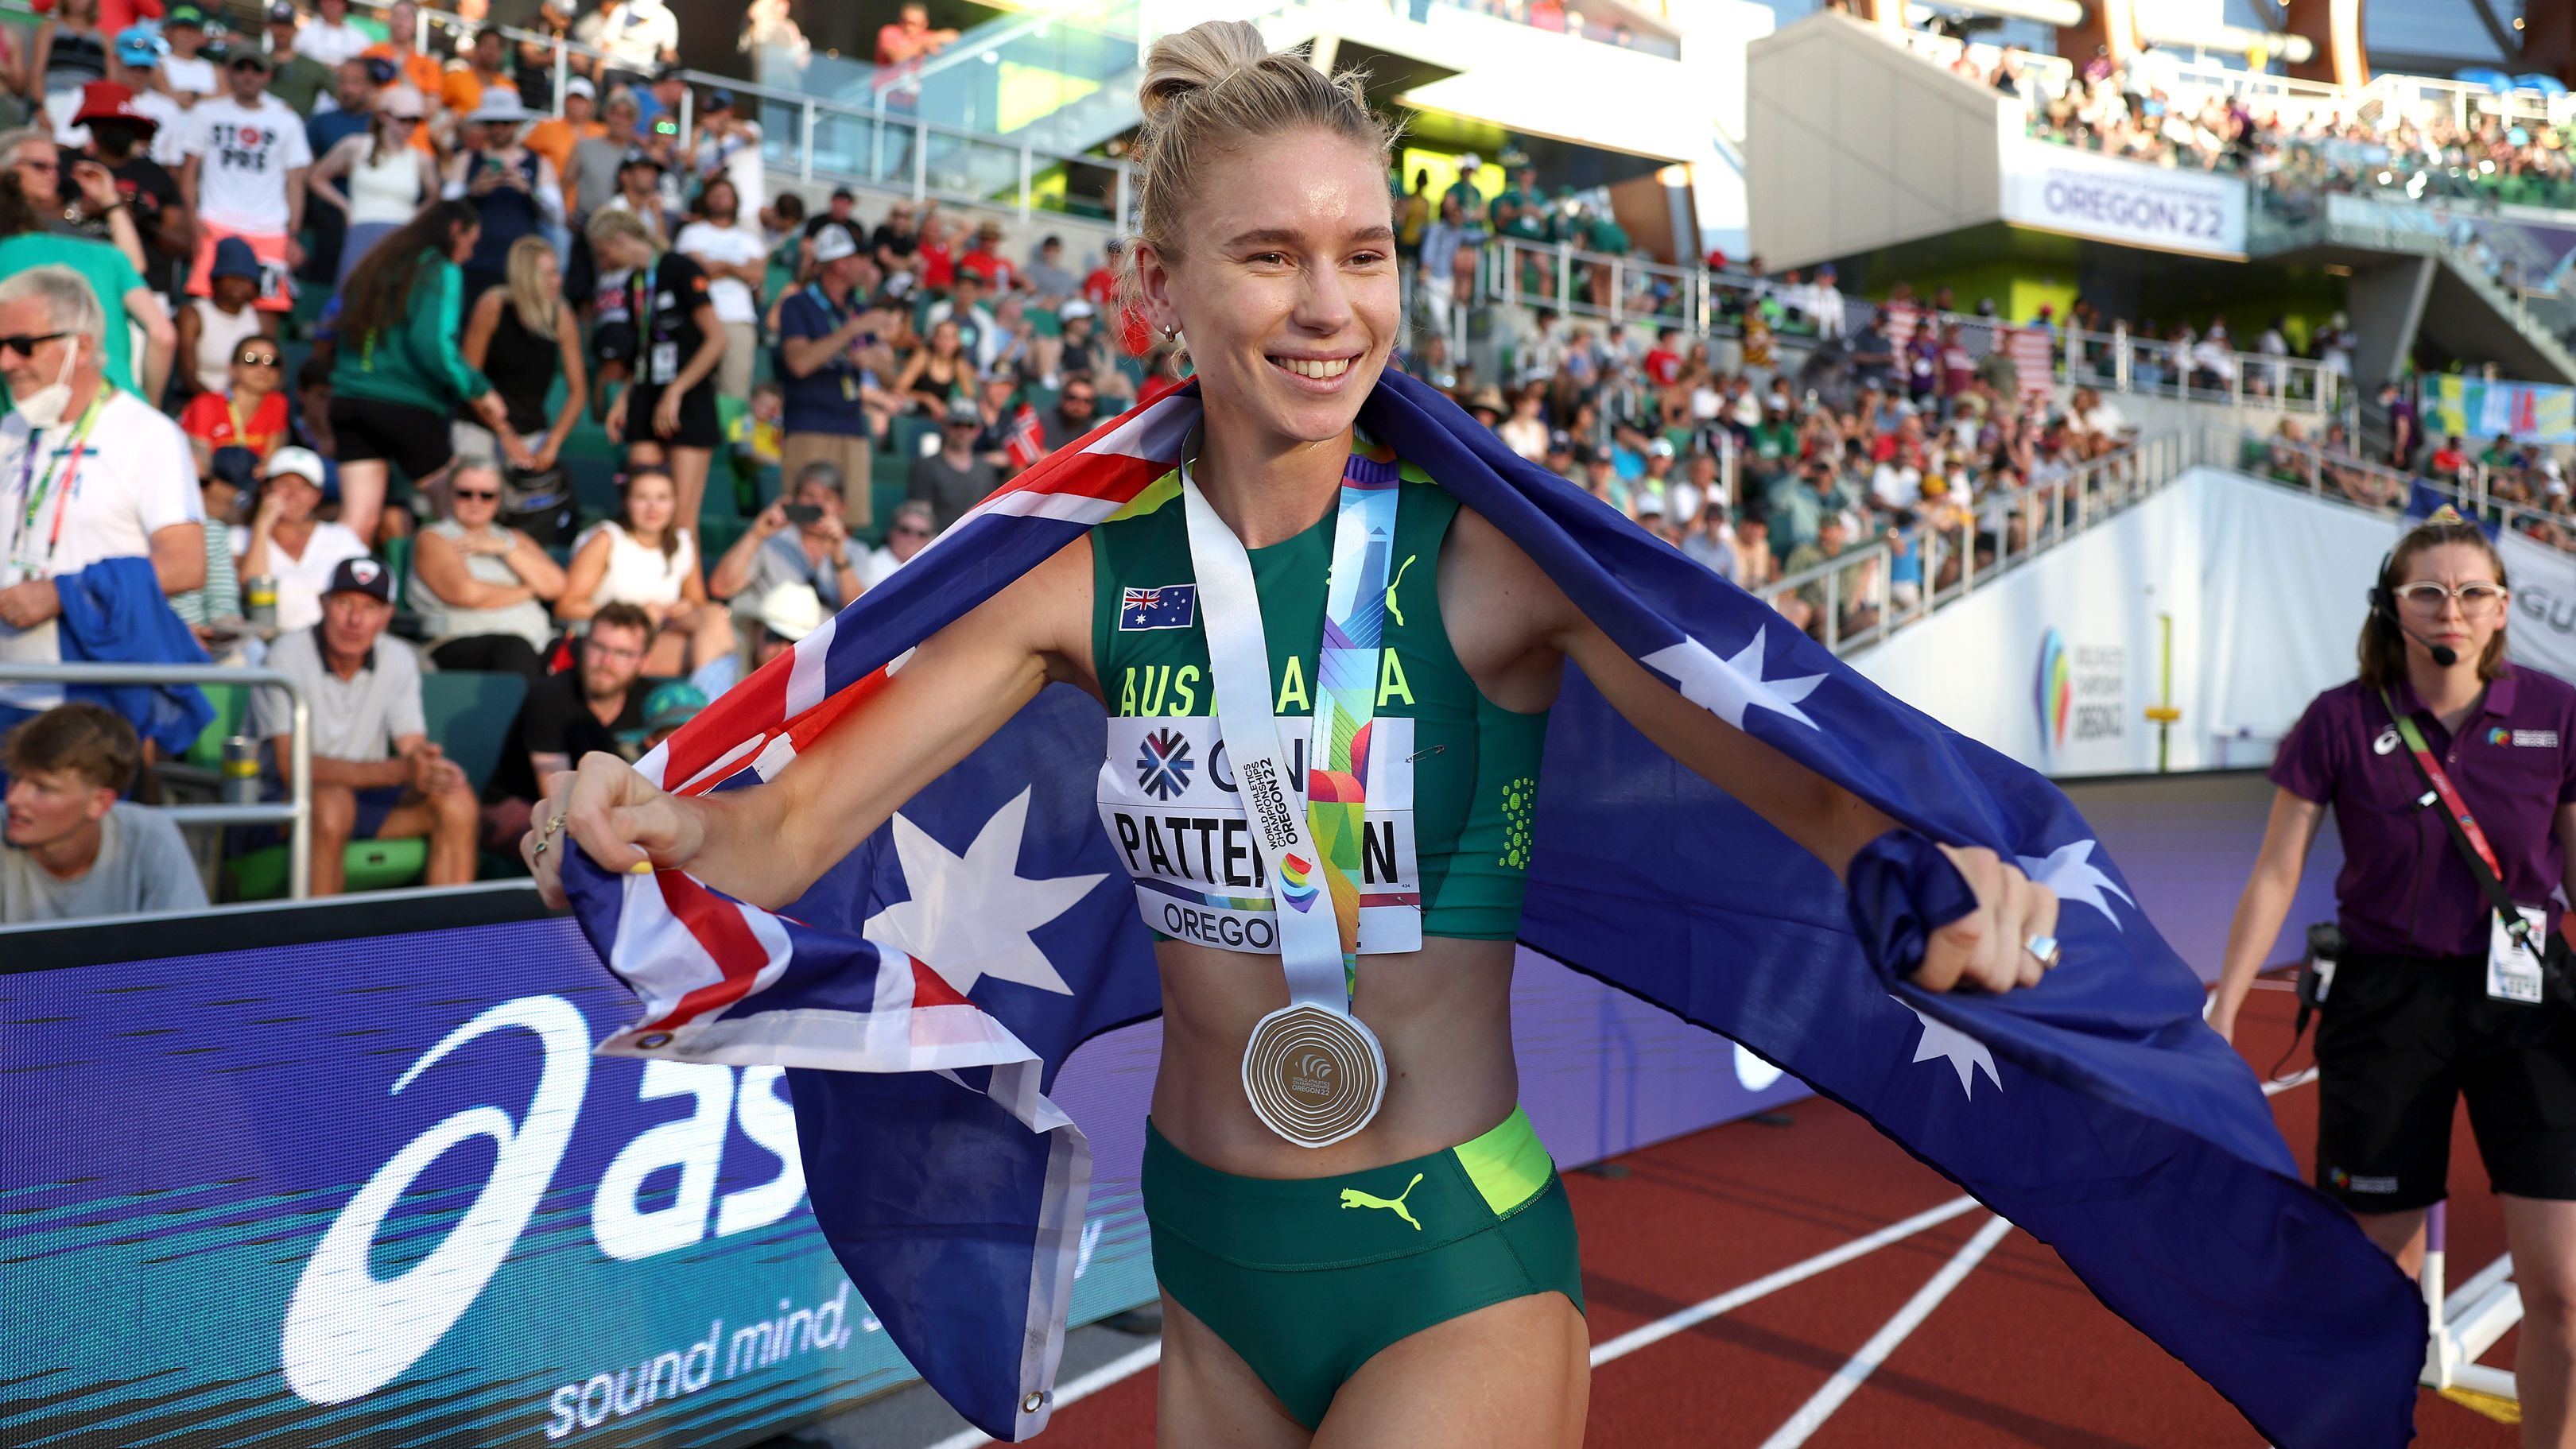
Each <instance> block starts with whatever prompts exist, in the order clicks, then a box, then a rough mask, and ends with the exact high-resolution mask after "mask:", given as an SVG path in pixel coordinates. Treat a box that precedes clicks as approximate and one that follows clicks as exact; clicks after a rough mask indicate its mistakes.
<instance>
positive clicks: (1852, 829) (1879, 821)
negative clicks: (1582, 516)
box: [1440, 510, 2057, 991]
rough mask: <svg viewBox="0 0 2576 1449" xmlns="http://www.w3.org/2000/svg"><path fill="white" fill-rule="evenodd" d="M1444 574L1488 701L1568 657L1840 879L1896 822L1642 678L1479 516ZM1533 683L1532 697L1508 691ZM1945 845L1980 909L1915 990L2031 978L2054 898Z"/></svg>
mask: <svg viewBox="0 0 2576 1449" xmlns="http://www.w3.org/2000/svg"><path fill="white" fill-rule="evenodd" d="M1440 578H1441V584H1442V594H1441V610H1440V612H1441V616H1442V617H1443V618H1444V619H1447V620H1449V621H1450V629H1451V643H1452V645H1453V647H1455V648H1456V649H1457V651H1458V656H1459V659H1460V662H1461V663H1463V664H1465V665H1466V666H1467V669H1468V672H1469V673H1470V675H1472V676H1474V677H1475V678H1476V681H1477V683H1478V685H1479V687H1481V688H1485V689H1486V692H1487V693H1488V695H1489V696H1491V697H1493V698H1494V700H1495V702H1496V703H1498V704H1502V705H1504V706H1505V707H1507V708H1519V709H1528V708H1532V707H1534V706H1535V704H1536V703H1543V702H1545V699H1546V698H1552V697H1553V693H1554V691H1553V685H1552V681H1553V678H1554V677H1555V675H1556V673H1557V664H1556V661H1557V660H1558V659H1560V658H1562V659H1571V660H1572V661H1574V664H1575V665H1576V667H1578V668H1580V669H1581V670H1582V671H1583V673H1584V676H1585V677H1586V678H1588V679H1590V680H1591V681H1592V683H1593V686H1594V687H1595V688H1597V689H1599V690H1600V691H1601V693H1602V696H1603V697H1604V698H1606V699H1608V700H1609V701H1610V704H1611V707H1612V708H1614V709H1616V710H1618V711H1619V713H1620V714H1621V716H1623V717H1624V718H1625V719H1626V720H1627V721H1628V723H1630V724H1632V725H1634V726H1636V727H1637V729H1638V731H1639V732H1640V733H1642V734H1643V735H1645V736H1646V738H1648V739H1650V740H1652V741H1654V742H1655V743H1656V744H1657V745H1658V746H1660V747H1662V749H1663V750H1664V751H1665V753H1667V754H1670V755H1671V756H1672V757H1673V758H1674V759H1676V760H1679V761H1681V763H1682V764H1683V765H1685V766H1687V767H1689V768H1690V770H1691V771H1692V772H1693V773H1695V774H1697V775H1699V776H1700V777H1701V778H1702V779H1705V780H1707V781H1708V782H1709V783H1710V784H1713V785H1715V786H1717V787H1718V788H1719V789H1721V790H1724V791H1725V792H1726V793H1728V794H1729V795H1732V796H1734V797H1735V798H1736V799H1738V800H1741V801H1743V802H1744V803H1745V804H1746V805H1747V806H1749V807H1751V808H1752V810H1753V812H1754V813H1755V814H1757V815H1760V816H1761V817H1762V818H1763V819H1764V820H1767V821H1769V822H1770V823H1771V824H1772V825H1773V826H1774V827H1776V828H1777V829H1778V830H1779V831H1780V832H1781V833H1782V834H1784V835H1786V836H1788V837H1789V838H1790V839H1791V840H1793V841H1796V842H1797V843H1798V845H1799V846H1800V847H1801V848H1803V849H1805V850H1806V851H1807V853H1809V854H1810V855H1813V856H1815V857H1816V858H1817V859H1818V860H1820V861H1823V862H1824V863H1825V864H1826V865H1827V866H1829V867H1831V868H1832V870H1833V872H1834V874H1835V875H1837V876H1841V875H1844V874H1845V873H1846V872H1847V871H1848V870H1849V868H1850V866H1851V861H1852V857H1853V856H1854V855H1857V854H1858V853H1859V852H1860V849H1861V847H1863V846H1865V845H1867V844H1869V842H1870V841H1872V840H1875V839H1877V838H1878V837H1879V836H1881V835H1884V834H1886V833H1887V832H1888V831H1891V830H1895V829H1897V828H1899V827H1898V824H1897V822H1896V821H1895V820H1893V819H1891V818H1889V817H1888V816H1887V815H1886V814H1885V813H1884V812H1882V811H1880V810H1879V809H1878V807H1876V806H1874V805H1872V804H1870V803H1869V802H1868V801H1866V800H1863V799H1861V798H1860V797H1859V796H1857V795H1855V794H1853V793H1852V792H1851V791H1849V790H1846V789H1844V788H1843V787H1842V786H1840V785H1838V784H1835V783H1834V782H1833V781H1831V780H1828V779H1826V778H1825V777H1824V776H1822V775H1819V774H1817V773H1816V772H1815V771H1813V770H1810V769H1808V768H1807V767H1806V766H1804V765H1802V764H1799V763H1798V762H1797V761H1796V760H1793V759H1791V758H1790V757H1789V756H1787V755H1785V754H1782V753H1781V752H1780V751H1778V750H1776V749H1774V748H1772V747H1771V746H1770V745H1767V744H1765V743H1763V742H1762V741H1760V740H1758V739H1755V738H1754V737H1753V736H1751V735H1749V734H1747V733H1745V732H1744V731H1742V730H1739V729H1736V728H1734V727H1733V726H1731V725H1729V724H1727V723H1726V722H1725V721H1724V720H1721V719H1719V718H1718V717H1717V716H1716V715H1714V714H1712V713H1710V712H1709V711H1708V710H1706V709H1703V708H1701V707H1700V706H1699V705H1697V704H1694V703H1692V702H1691V701H1690V700H1689V699H1688V698H1687V697H1685V696H1684V695H1683V694H1682V693H1681V692H1680V691H1679V690H1676V689H1674V688H1673V687H1672V686H1671V685H1669V684H1667V683H1665V682H1664V681H1663V680H1661V679H1658V678H1656V677H1655V676H1654V675H1653V674H1651V673H1649V672H1648V671H1647V669H1646V667H1645V666H1644V665H1642V664H1639V663H1638V662H1637V661H1636V660H1634V659H1632V658H1630V657H1629V655H1628V652H1627V651H1626V650H1624V649H1621V648H1620V647H1619V646H1618V645H1617V644H1615V643H1613V642H1611V640H1610V638H1609V636H1608V635H1606V634H1604V633H1602V632H1601V630H1600V628H1599V627H1598V626H1596V625H1595V624H1594V623H1593V622H1592V620H1591V619H1590V618H1588V617H1587V616H1586V615H1585V614H1584V613H1583V611H1582V610H1581V609H1578V608H1576V607H1575V606H1574V603H1573V601H1572V600H1570V599H1568V598H1567V597H1566V596H1565V593H1564V591H1563V590H1561V589H1559V588H1558V587H1557V586H1556V584H1555V582H1554V581H1553V580H1551V579H1549V578H1548V577H1547V575H1546V573H1545V572H1543V571H1542V570H1541V569H1540V568H1539V567H1538V565H1537V564H1536V563H1534V562H1533V561H1532V560H1531V559H1530V557H1529V555H1528V554H1526V553H1523V552H1522V551H1521V549H1520V547H1519V546H1518V545H1516V544H1514V543H1513V542H1512V541H1511V540H1510V539H1508V538H1506V537H1504V536H1503V534H1502V532H1501V530H1499V529H1497V528H1495V527H1494V526H1493V525H1492V524H1490V523H1488V522H1486V521H1485V520H1484V519H1483V518H1481V517H1479V516H1477V515H1476V514H1475V513H1473V512H1470V511H1466V510H1461V511H1460V512H1459V514H1458V517H1457V521H1456V522H1455V523H1454V524H1452V525H1451V527H1450V530H1449V542H1448V547H1446V548H1445V549H1443V550H1442V555H1441V563H1440ZM1461 621H1466V622H1464V623H1463V625H1462V622H1461ZM1540 687H1544V688H1545V695H1544V697H1542V698H1541V699H1538V700H1535V701H1533V700H1531V699H1529V698H1527V697H1523V698H1520V699H1515V698H1512V697H1510V696H1512V695H1513V694H1525V692H1527V691H1530V690H1532V689H1534V688H1540ZM1498 691H1499V692H1498ZM1941 849H1942V851H1943V853H1945V854H1947V855H1948V856H1949V857H1950V859H1951V862H1952V863H1953V864H1955V865H1956V866H1957V867H1958V868H1959V873H1960V874H1961V875H1962V876H1963V877H1965V878H1966V880H1967V882H1968V884H1969V886H1970V887H1971V888H1973V889H1974V890H1975V892H1976V895H1977V905H1978V909H1977V910H1975V911H1973V912H1971V913H1970V914H1968V915H1966V916H1963V917H1961V918H1960V919H1958V920H1956V921H1953V922H1951V923H1949V924H1948V925H1946V926H1943V927H1941V928H1940V929H1939V930H1937V931H1935V932H1933V934H1932V939H1931V941H1930V943H1929V945H1928V947H1927V949H1926V950H1925V952H1924V958H1923V964H1922V965H1921V966H1920V967H1918V968H1917V969H1916V970H1915V972H1914V978H1913V979H1914V981H1915V982H1916V984H1918V985H1921V986H1923V987H1926V988H1928V989H1930V990H1934V991H1946V990H1949V989H1950V988H1951V987H1953V986H1956V985H1960V984H1963V983H1964V984H1971V985H1976V986H1981V987H1984V988H1986V989H1988V990H2003V989H2006V988H2009V987H2011V986H2014V985H2016V984H2018V985H2024V986H2027V985H2032V984H2034V983H2036V982H2037V981H2038V980H2039V977H2040V974H2041V971H2042V969H2043V968H2042V967H2041V965H2040V963H2039V962H2038V961H2037V960H2036V959H2035V958H2033V957H2032V956H2031V954H2030V953H2029V952H2028V951H2026V950H2024V949H2023V942H2024V941H2026V940H2027V939H2029V938H2030V937H2032V936H2035V935H2036V936H2054V935H2055V934H2056V932H2057V897H2056V894H2055V893H2054V892H2052V891H2050V890H2049V889H2048V888H2047V887H2045V886H2039V885H2034V884H2032V883H2031V881H2030V879H2029V878H2028V877H2026V876H2025V875H2023V874H2022V872H2021V871H2020V869H2019V868H2017V867H2015V866H2012V865H2008V864H2006V863H2004V862H2003V861H2002V860H2001V859H1999V858H1998V857H1997V856H1996V855H1995V853H1994V852H1993V851H1990V850H1985V849H1981V848H1973V847H1969V848H1960V847H1953V846H1950V845H1946V844H1944V845H1942V847H1941Z"/></svg>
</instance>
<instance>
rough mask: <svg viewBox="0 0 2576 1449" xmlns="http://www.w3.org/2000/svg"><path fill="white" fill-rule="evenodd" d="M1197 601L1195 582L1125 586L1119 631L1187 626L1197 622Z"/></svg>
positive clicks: (1197, 593) (1119, 604) (1120, 592)
mask: <svg viewBox="0 0 2576 1449" xmlns="http://www.w3.org/2000/svg"><path fill="white" fill-rule="evenodd" d="M1198 601H1199V586H1198V585H1196V584H1164V585H1162V586H1161V587H1159V588H1151V589H1122V590H1120V591H1119V596H1118V632H1119V633H1121V634H1128V633H1133V632H1136V631H1138V630H1141V629H1186V628H1188V627H1190V626H1191V625H1192V624H1194V623H1197V622H1198Z"/></svg>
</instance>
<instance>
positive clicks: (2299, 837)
mask: <svg viewBox="0 0 2576 1449" xmlns="http://www.w3.org/2000/svg"><path fill="white" fill-rule="evenodd" d="M2325 813H2326V807H2324V806H2323V805H2320V804H2318V803H2317V802H2316V801H2314V800H2307V799H2302V798H2300V797H2299V796H2297V795H2294V794H2292V793H2291V792H2289V791H2287V790H2274V791H2273V792H2272V818H2271V820H2270V822H2269V823H2267V824H2266V825H2265V826H2264V827H2263V848H2262V850H2261V851H2260V852H2259V853H2257V854H2256V855H2255V857H2254V873H2253V874H2252V875H2250V876H2247V877H2246V878H2245V894H2244V895H2242V896H2240V897H2238V898H2237V901H2236V917H2235V919H2234V920H2231V921H2229V922H2228V923H2227V958H2226V961H2225V962H2224V964H2222V965H2221V966H2220V967H2219V970H2218V995H2217V999H2215V1000H2213V1001H2212V1002H2211V1003H2210V1006H2209V1025H2210V1028H2211V1029H2212V1030H2214V1031H2216V1032H2217V1033H2218V1034H2219V1035H2220V1036H2223V1037H2225V1038H2227V1039H2228V1040H2229V1041H2234V1040H2235V1039H2236V1012H2237V1009H2238V1008H2239V1007H2242V1006H2243V1005H2244V1004H2245V993H2247V992H2248V991H2251V990H2253V989H2254V977H2255V974H2256V973H2258V972H2260V971H2261V970H2262V969H2263V958H2264V957H2266V956H2269V955H2271V954H2272V945H2273V942H2275V941H2276V940H2278V939H2279V938H2280V935H2281V919H2282V917H2284V916H2287V915H2288V914H2289V913H2290V900H2291V898H2292V897H2294V896H2296V895H2297V894H2298V893H2299V877H2300V876H2301V875H2303V874H2305V873H2306V872H2307V868H2308V847H2310V846H2312V845H2314V844H2315V843H2316V839H2317V822H2318V821H2319V820H2321V819H2323V818H2324V817H2325Z"/></svg>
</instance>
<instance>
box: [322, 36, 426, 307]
mask: <svg viewBox="0 0 2576 1449" xmlns="http://www.w3.org/2000/svg"><path fill="white" fill-rule="evenodd" d="M423 110H424V107H423V105H422V103H421V98H420V92H418V91H416V90H413V89H412V88H411V87H410V86H407V85H393V86H387V87H385V90H384V93H383V94H382V95H380V96H378V97H377V98H376V117H375V124H373V125H372V126H370V127H368V128H367V129H366V130H365V131H363V132H361V133H359V134H358V135H355V136H350V137H347V138H345V139H343V140H342V141H341V142H340V144H338V145H336V146H333V147H332V148H331V149H330V150H328V151H326V152H324V153H323V155H322V159H321V160H319V161H316V162H314V163H313V171H312V174H311V175H309V176H307V177H306V178H305V184H306V186H307V187H308V188H309V189H310V190H311V191H312V193H313V195H314V196H315V197H317V198H319V199H320V200H321V202H322V204H323V205H325V206H330V207H336V208H338V210H339V212H340V214H341V215H342V216H344V217H346V218H348V227H349V231H348V239H347V240H346V241H344V242H342V243H341V245H340V271H339V275H337V276H336V277H334V278H332V285H333V286H335V287H337V286H341V285H344V284H346V283H347V282H348V280H349V273H350V272H351V271H353V270H355V269H356V267H357V265H358V263H359V261H360V260H361V259H363V258H364V257H365V256H366V254H367V253H368V251H369V250H371V249H372V248H373V247H374V246H375V244H376V243H378V242H380V241H383V240H384V239H385V238H386V237H387V236H390V235H392V233H393V231H394V228H396V227H399V226H401V225H402V224H403V223H404V222H407V221H409V220H411V219H412V218H413V217H415V216H418V215H419V214H420V209H421V206H422V205H423V204H424V203H426V202H428V201H430V200H431V199H432V198H434V197H436V196H437V195H438V161H437V158H436V157H434V156H432V155H431V154H430V153H429V152H427V151H423V150H421V149H420V148H419V147H417V146H415V145H413V144H412V138H413V137H414V136H416V135H418V134H419V133H420V118H421V115H422V112H423Z"/></svg>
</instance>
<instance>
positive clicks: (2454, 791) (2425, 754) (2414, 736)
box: [2379, 689, 2539, 955]
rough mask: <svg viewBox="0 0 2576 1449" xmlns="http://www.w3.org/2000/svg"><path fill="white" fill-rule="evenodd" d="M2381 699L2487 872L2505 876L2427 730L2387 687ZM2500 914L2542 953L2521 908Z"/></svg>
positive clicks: (2525, 943)
mask: <svg viewBox="0 0 2576 1449" xmlns="http://www.w3.org/2000/svg"><path fill="white" fill-rule="evenodd" d="M2379 702H2380V703H2381V704H2384V705H2386V706H2387V707H2388V717H2389V718H2390V719H2392V720H2395V721H2396V722H2397V737H2398V738H2399V739H2401V740H2404V741H2405V742H2406V748H2407V750H2408V751H2409V752H2411V753H2412V754H2413V755H2414V756H2415V765H2416V768H2418V769H2420V770H2422V771H2423V772H2424V778H2425V779H2427V780H2430V781H2432V782H2433V793H2434V794H2436V795H2439V796H2440V797H2442V808H2443V809H2445V810H2448V811H2450V812H2451V818H2452V819H2453V820H2456V821H2458V822H2459V824H2460V833H2461V834H2462V835H2464V836H2466V837H2468V841H2469V845H2470V846H2471V847H2472V848H2473V849H2475V850H2476V851H2477V853H2478V859H2480V860H2483V861H2485V862H2486V863H2487V874H2489V875H2491V876H2493V877H2495V878H2496V879H2497V880H2503V879H2504V867H2503V866H2502V865H2499V864H2498V863H2497V862H2496V853H2495V847H2494V846H2492V845H2489V844H2487V833H2486V832H2485V831H2483V830H2481V829H2479V828H2478V818H2477V817H2476V816H2474V815H2471V814H2470V813H2469V802H2467V801H2466V800H2463V799H2461V798H2460V791H2459V787H2458V786H2456V785H2453V784H2452V783H2451V777H2450V776H2449V775H2448V774H2446V773H2444V772H2443V769H2442V762H2441V761H2440V760H2439V759H2437V758H2435V757H2434V754H2433V747H2432V746H2431V745H2429V744H2426V743H2425V742H2424V732H2423V731H2422V730H2419V729H2417V728H2416V727H2415V717H2414V716H2413V715H2410V714H2407V713H2405V712H2404V711H2402V710H2400V709H2398V707H2397V700H2396V699H2395V697H2394V696H2392V695H2390V694H2389V692H2388V691H2387V690H2385V689H2383V690H2381V691H2380V692H2379ZM2497 915H2498V918H2499V919H2502V920H2504V922H2505V928H2504V929H2505V934H2506V935H2508V936H2511V937H2512V938H2513V940H2514V943H2515V944H2516V945H2519V946H2522V947H2524V948H2526V949H2528V950H2530V951H2531V952H2532V953H2533V954H2535V955H2537V954H2538V953H2539V947H2538V946H2537V945H2535V944H2534V943H2533V942H2532V940H2531V922H2530V921H2529V920H2527V919H2525V918H2524V917H2523V915H2522V913H2521V912H2519V911H2515V912H2511V913H2507V912H2502V911H2499V912H2498V913H2497Z"/></svg>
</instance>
